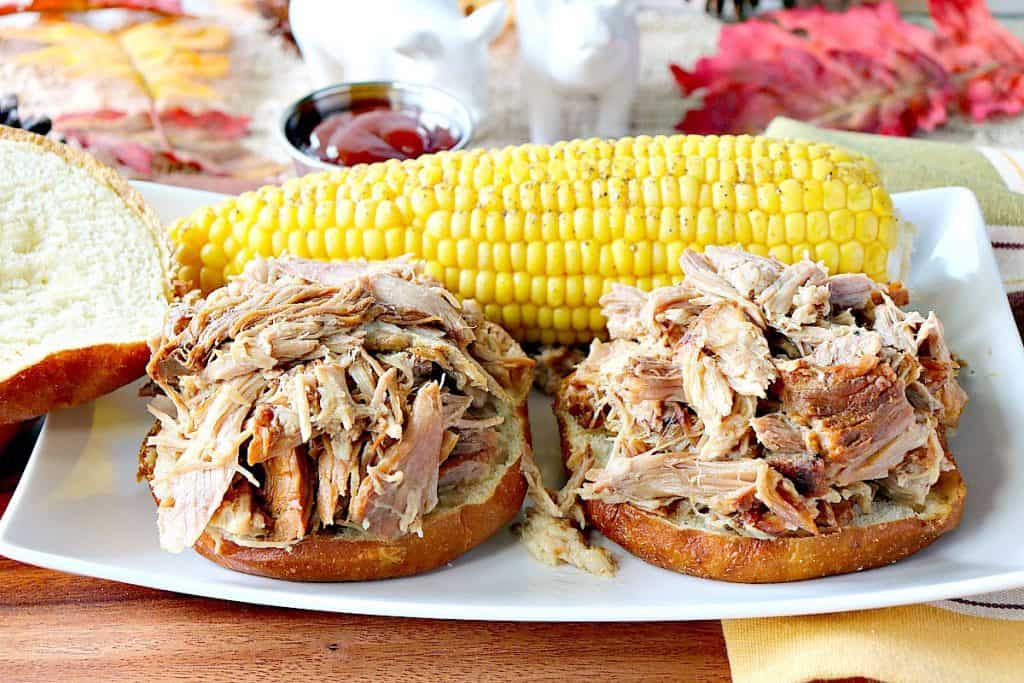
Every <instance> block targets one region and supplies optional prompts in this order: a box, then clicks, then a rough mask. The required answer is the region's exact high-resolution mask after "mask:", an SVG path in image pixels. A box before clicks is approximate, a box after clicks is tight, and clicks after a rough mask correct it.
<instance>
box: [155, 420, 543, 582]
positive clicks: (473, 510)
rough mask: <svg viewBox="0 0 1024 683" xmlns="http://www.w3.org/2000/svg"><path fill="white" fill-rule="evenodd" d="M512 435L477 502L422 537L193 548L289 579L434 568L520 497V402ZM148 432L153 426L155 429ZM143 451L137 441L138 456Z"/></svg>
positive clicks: (232, 565)
mask: <svg viewBox="0 0 1024 683" xmlns="http://www.w3.org/2000/svg"><path fill="white" fill-rule="evenodd" d="M515 417H516V420H517V422H518V435H517V436H518V438H517V440H516V441H515V442H514V443H512V444H508V445H505V446H504V448H505V450H506V451H508V450H511V449H512V448H517V449H519V456H518V457H515V458H514V459H511V458H506V462H508V463H509V464H507V465H505V468H506V469H505V472H504V474H503V475H502V476H501V478H500V479H499V480H498V482H497V483H496V484H495V486H494V488H493V490H492V491H491V493H490V495H489V496H488V497H487V498H486V499H484V500H482V501H480V502H476V503H469V504H464V505H460V506H457V507H453V508H448V509H444V510H438V511H435V512H432V513H430V514H428V515H427V516H426V517H425V518H424V519H423V535H422V536H417V535H415V534H408V535H406V536H403V537H401V538H399V539H395V540H382V539H374V538H351V537H342V536H335V535H328V534H322V533H315V534H312V535H310V536H308V537H306V538H305V539H303V540H302V541H299V542H298V543H295V544H294V545H291V546H289V547H287V548H277V547H263V548H257V547H250V546H243V545H239V544H237V543H234V542H233V541H231V540H229V539H226V538H223V537H219V536H216V535H214V534H212V533H210V532H209V531H207V532H206V533H204V534H203V535H202V536H201V537H200V538H199V540H198V541H197V542H196V544H195V546H194V549H195V551H196V552H197V553H199V554H200V555H202V556H203V557H205V558H206V559H207V560H210V561H211V562H213V563H215V564H218V565H220V566H222V567H225V568H226V569H231V570H234V571H237V572H242V573H244V574H253V575H256V576H264V577H268V578H274V579H285V580H288V581H309V582H333V581H364V580H369V579H387V578H395V577H399V576H409V575H411V574H419V573H422V572H426V571H430V570H432V569H436V568H438V567H441V566H443V565H445V564H447V563H449V562H451V561H452V560H454V559H455V558H457V557H458V556H459V555H462V554H463V553H465V552H467V551H469V550H471V549H472V548H474V547H476V546H478V545H480V544H481V543H483V542H484V541H486V540H487V539H488V538H490V537H491V536H493V535H494V534H495V533H497V532H498V531H499V530H500V529H501V528H502V527H503V526H505V525H506V524H508V523H509V522H510V521H511V520H512V519H513V518H514V517H515V516H516V515H517V514H518V513H519V510H520V508H521V507H522V504H523V499H524V498H525V496H526V480H525V479H524V478H523V476H522V472H521V469H520V462H521V460H522V454H523V453H524V452H525V449H526V448H528V447H529V446H528V439H529V420H528V415H527V407H526V402H525V401H524V402H523V403H522V404H520V405H519V406H517V407H516V410H515ZM154 429H155V428H154ZM146 449H147V446H146V445H145V442H143V446H142V449H141V450H140V457H143V455H144V454H145V452H146Z"/></svg>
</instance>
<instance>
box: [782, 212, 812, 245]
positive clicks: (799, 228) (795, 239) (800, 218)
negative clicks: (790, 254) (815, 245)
mask: <svg viewBox="0 0 1024 683" xmlns="http://www.w3.org/2000/svg"><path fill="white" fill-rule="evenodd" d="M806 238H807V217H806V216H804V214H802V213H790V214H786V244H789V245H791V246H792V245H796V244H800V243H801V242H803V241H804V240H805V239H806Z"/></svg>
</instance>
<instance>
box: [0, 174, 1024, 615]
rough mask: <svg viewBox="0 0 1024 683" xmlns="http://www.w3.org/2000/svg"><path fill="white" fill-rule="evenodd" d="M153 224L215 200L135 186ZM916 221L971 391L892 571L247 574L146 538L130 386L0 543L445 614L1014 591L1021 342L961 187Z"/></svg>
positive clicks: (917, 301) (511, 544)
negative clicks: (734, 579)
mask: <svg viewBox="0 0 1024 683" xmlns="http://www.w3.org/2000/svg"><path fill="white" fill-rule="evenodd" d="M140 188H141V189H142V191H143V193H144V194H145V195H146V197H147V198H148V199H149V201H150V202H151V203H152V204H153V206H154V207H155V208H156V209H157V211H159V213H160V215H161V216H162V217H163V219H164V220H170V219H173V218H175V217H176V216H179V215H181V214H183V213H185V212H188V211H191V210H192V209H193V208H195V207H196V206H198V205H200V204H202V203H205V202H208V201H210V200H211V199H212V198H215V197H213V196H211V195H208V194H206V193H199V192H194V191H189V190H180V189H175V188H168V187H162V186H157V185H148V184H141V185H140ZM896 206H897V207H898V208H899V210H900V211H901V212H902V214H903V216H904V217H905V218H907V219H908V220H910V221H911V222H912V223H914V224H915V225H916V226H917V227H918V229H919V233H918V235H917V237H916V239H915V249H914V256H913V267H912V273H913V275H912V277H911V278H910V288H911V292H912V301H913V304H914V305H915V306H916V307H918V308H922V309H925V310H927V309H930V308H934V309H935V310H937V311H938V313H939V315H940V316H941V317H942V319H943V320H944V322H945V325H946V332H947V337H948V339H949V341H950V345H951V346H952V347H953V349H954V350H955V351H956V352H957V353H958V354H960V355H961V356H962V357H964V358H965V359H966V360H967V362H968V368H969V369H968V370H966V371H965V372H964V373H963V382H964V385H965V387H966V388H967V391H968V392H969V393H970V396H971V402H970V405H969V406H968V408H967V411H966V413H965V414H964V416H963V420H962V422H961V427H960V430H959V432H958V433H957V435H956V436H955V437H954V438H953V440H952V447H953V452H954V454H955V455H956V457H957V460H958V461H959V463H960V465H961V467H962V469H963V473H964V478H965V479H966V481H967V486H968V492H969V495H968V502H967V509H966V512H965V514H964V518H963V523H962V524H961V526H960V528H959V529H958V530H956V531H955V532H953V533H951V534H949V535H948V536H946V537H944V538H942V539H940V540H939V541H938V542H937V543H935V544H934V545H933V546H931V547H930V548H927V549H926V550H924V551H922V552H921V553H919V554H917V555H915V556H913V557H911V558H908V559H907V560H904V561H902V562H899V563H897V564H895V565H892V566H889V567H885V568H882V569H876V570H873V571H868V572H863V573H859V574H851V575H846V576H836V577H830V578H825V579H818V580H814V581H804V582H799V583H791V584H776V585H764V586H744V585H735V584H729V583H723V582H717V581H707V580H702V579H695V578H691V577H687V576H682V575H677V574H674V573H672V572H668V571H665V570H662V569H658V568H655V567H653V566H650V565H647V564H645V563H643V562H641V561H639V560H637V559H635V558H633V557H632V556H630V555H628V554H626V553H625V552H624V551H622V550H621V549H618V548H614V549H613V551H614V552H615V555H616V556H617V557H618V559H619V561H620V564H621V568H620V571H619V573H618V576H616V577H615V578H614V579H600V578H596V577H593V576H589V575H587V574H584V573H582V572H579V571H576V570H574V569H572V568H568V567H562V568H557V569H555V568H550V567H547V566H545V565H542V564H539V563H537V562H536V561H534V560H533V559H531V558H530V557H529V555H528V554H527V553H526V552H525V550H524V549H522V548H521V547H520V546H518V545H517V543H516V542H515V541H514V540H513V538H512V536H511V535H510V533H509V532H508V531H507V530H505V531H502V532H500V533H499V534H497V535H496V536H495V537H494V538H492V539H491V540H490V541H488V542H487V543H485V544H484V545H482V546H481V547H479V548H477V549H475V550H474V551H472V552H470V553H468V554H467V555H464V556H463V557H461V558H459V559H458V560H457V561H455V562H454V563H452V564H451V565H450V566H448V567H445V568H443V569H440V570H438V571H434V572H430V573H428V574H425V575H421V576H416V577H410V578H404V579H393V580H388V581H374V582H365V583H350V584H343V583H337V584H298V583H288V582H284V581H275V580H270V579H263V578H257V577H252V576H246V575H244V574H238V573H234V572H231V571H228V570H225V569H221V568H220V567H218V566H216V565H213V564H211V563H209V562H207V561H206V560H204V559H202V558H200V557H199V556H198V555H195V554H194V553H185V554H182V555H171V554H168V553H165V552H162V551H161V550H160V549H159V547H158V545H157V533H156V510H155V507H154V505H153V501H152V500H151V499H150V496H149V493H148V492H147V490H146V488H145V487H144V486H142V485H139V484H137V483H136V481H135V468H136V462H137V460H136V454H137V452H138V447H139V442H140V441H141V439H142V437H143V435H144V434H145V433H146V431H147V429H148V428H149V425H150V423H151V418H149V417H148V416H147V414H146V412H145V410H144V407H143V401H142V400H140V399H138V398H136V394H135V388H134V387H127V388H124V389H122V390H120V391H118V392H116V393H114V394H112V395H110V396H107V397H104V398H102V399H100V400H98V401H96V402H95V403H93V404H92V405H87V406H83V407H80V408H75V409H71V410H61V411H57V412H55V413H53V414H52V415H50V417H49V418H48V419H47V422H46V426H45V428H44V429H43V432H42V436H41V438H40V439H39V443H38V444H37V446H36V448H35V452H34V453H33V455H32V459H31V461H30V462H29V464H28V467H27V469H26V470H25V474H24V476H23V477H22V479H21V483H20V485H19V486H18V490H17V492H16V493H15V495H14V498H13V500H12V501H11V505H10V508H9V509H8V510H7V513H6V515H5V516H4V518H3V521H2V522H0V553H2V554H4V555H7V556H9V557H12V558H14V559H16V560H21V561H23V562H28V563H31V564H37V565H41V566H44V567H49V568H52V569H58V570H62V571H68V572H74V573H78V574H86V575H89V576H96V577H101V578H105V579H113V580H115V581H124V582H128V583H135V584H140V585H143V586H151V587H155V588H162V589H167V590H172V591H178V592H181V593H191V594H195V595H203V596H211V597H217V598H225V599H228V600H238V601H244V602H252V603H260V604H267V605H281V606H285V607H297V608H305V609H314V610H325V611H337V612H358V613H366V614H384V615H396V616H412V617H439V618H451V619H492V620H534V621H626V620H660V619H665V620H668V619H713V618H714V619H717V618H728V617H759V616H776V615H788V614H809V613H819V612H832V611H841V610H851V609H861V608H871V607H883V606H889V605H899V604H906V603H915V602H923V601H928V600H936V599H940V598H949V597H955V596H962V595H971V594H977V593H983V592H988V591H995V590H1002V589H1008V588H1013V587H1018V586H1024V544H1022V543H1021V542H1020V533H1021V532H1020V530H1021V529H1022V528H1024V506H1021V505H1020V495H1021V492H1022V491H1024V382H1022V378H1024V350H1022V348H1021V342H1020V338H1019V337H1018V334H1017V330H1016V328H1015V327H1014V323H1013V319H1012V317H1011V314H1010V310H1009V307H1008V305H1007V302H1006V296H1005V294H1004V292H1003V289H1002V287H1001V285H1000V281H999V275H998V273H997V271H996V264H995V260H994V258H993V255H992V250H991V247H990V246H989V243H988V239H987V237H986V234H985V228H984V225H983V223H982V218H981V215H980V213H979V211H978V206H977V204H976V202H975V200H974V197H973V195H972V194H971V193H970V192H968V191H967V190H962V189H941V190H929V191H926V192H914V193H908V194H902V195H897V196H896ZM530 412H531V416H532V418H533V443H534V444H535V446H536V448H537V455H538V457H539V459H541V460H542V461H545V462H547V463H549V464H550V463H554V462H556V461H557V458H558V453H557V448H558V440H557V437H556V431H555V426H554V420H553V417H552V415H551V411H550V408H549V403H548V401H547V400H546V399H545V398H544V397H541V396H534V397H533V399H532V400H531V404H530Z"/></svg>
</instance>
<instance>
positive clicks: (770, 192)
mask: <svg viewBox="0 0 1024 683" xmlns="http://www.w3.org/2000/svg"><path fill="white" fill-rule="evenodd" d="M779 205H780V203H779V188H778V187H776V185H775V184H774V183H764V184H761V185H758V186H757V208H759V209H761V210H762V211H764V212H765V213H768V214H773V213H778V212H779Z"/></svg>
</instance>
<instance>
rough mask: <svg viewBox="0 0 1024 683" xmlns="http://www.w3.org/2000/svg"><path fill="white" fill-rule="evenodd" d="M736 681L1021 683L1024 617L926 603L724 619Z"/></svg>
mask: <svg viewBox="0 0 1024 683" xmlns="http://www.w3.org/2000/svg"><path fill="white" fill-rule="evenodd" d="M722 628H723V630H724V631H725V643H726V646H727V648H728V651H729V664H730V666H731V667H732V676H733V681H735V683H761V682H762V681H763V682H764V683H795V682H797V681H811V680H814V679H825V680H827V679H832V678H850V677H854V676H865V677H868V678H875V679H878V680H880V681H887V682H888V683H934V682H935V681H985V682H986V683H988V682H991V683H998V682H1000V681H1007V682H1008V683H1009V682H1010V681H1013V682H1014V683H1017V682H1018V681H1021V680H1024V621H1004V620H1000V619H985V618H981V617H972V616H967V615H964V614H957V613H955V612H951V611H948V610H945V609H939V608H937V607H931V606H928V605H914V606H911V607H895V608H892V609H883V610H870V611H864V612H847V613H840V614H820V615H815V616H809V617H786V618H779V619H736V620H728V621H723V622H722Z"/></svg>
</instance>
